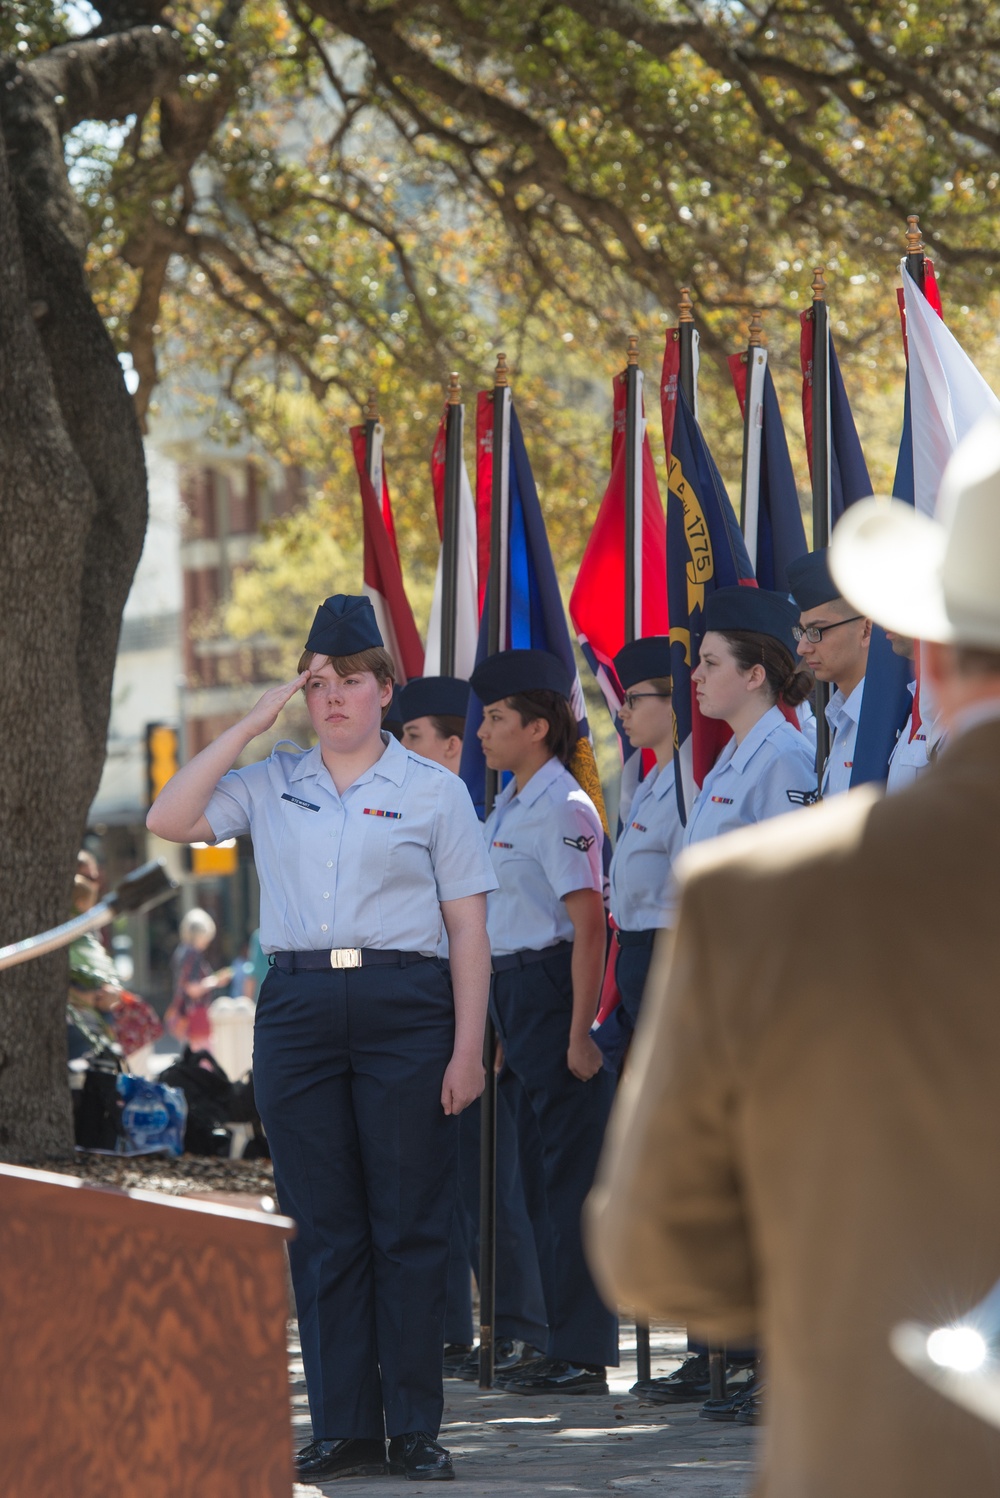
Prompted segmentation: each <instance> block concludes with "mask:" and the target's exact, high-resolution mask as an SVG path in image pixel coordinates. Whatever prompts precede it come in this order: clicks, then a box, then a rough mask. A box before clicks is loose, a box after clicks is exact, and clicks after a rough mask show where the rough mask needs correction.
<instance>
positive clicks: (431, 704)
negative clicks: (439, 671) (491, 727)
mask: <svg viewBox="0 0 1000 1498" xmlns="http://www.w3.org/2000/svg"><path fill="white" fill-rule="evenodd" d="M399 710H400V712H401V714H402V717H403V722H404V723H412V722H413V720H414V718H464V717H465V715H466V713H467V712H468V711H469V683H468V682H467V681H462V679H461V677H458V676H415V677H414V678H413V680H412V681H408V682H407V683H406V686H405V687H403V688H402V690H401V691H400V694H399Z"/></svg>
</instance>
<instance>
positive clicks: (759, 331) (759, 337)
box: [747, 307, 764, 348]
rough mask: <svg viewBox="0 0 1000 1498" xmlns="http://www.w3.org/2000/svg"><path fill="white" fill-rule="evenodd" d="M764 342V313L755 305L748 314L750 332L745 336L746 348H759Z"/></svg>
mask: <svg viewBox="0 0 1000 1498" xmlns="http://www.w3.org/2000/svg"><path fill="white" fill-rule="evenodd" d="M763 342H764V314H763V313H762V312H761V310H760V308H759V307H755V308H754V309H753V311H752V312H751V314H750V333H749V336H748V337H747V347H748V348H760V346H761V344H762V343H763Z"/></svg>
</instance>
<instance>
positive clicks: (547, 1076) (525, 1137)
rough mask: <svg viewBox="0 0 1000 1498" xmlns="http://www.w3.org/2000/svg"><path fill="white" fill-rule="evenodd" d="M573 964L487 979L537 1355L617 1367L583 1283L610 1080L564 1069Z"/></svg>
mask: <svg viewBox="0 0 1000 1498" xmlns="http://www.w3.org/2000/svg"><path fill="white" fill-rule="evenodd" d="M571 960H572V953H571V952H568V951H565V950H561V951H559V952H556V953H554V954H553V956H552V957H549V958H545V959H544V960H543V961H541V962H533V963H531V964H530V965H528V966H527V967H523V968H509V969H507V970H506V971H504V972H501V973H497V974H496V975H495V977H494V979H493V994H492V999H491V1005H492V1012H493V1022H494V1024H495V1025H496V1027H497V1031H498V1032H499V1035H500V1039H501V1041H502V1043H503V1049H504V1063H505V1064H504V1069H503V1072H502V1073H501V1077H500V1086H501V1088H502V1089H503V1090H504V1092H505V1094H506V1097H507V1101H508V1102H509V1103H510V1105H511V1109H512V1111H513V1114H514V1117H515V1120H516V1122H517V1128H518V1141H519V1146H520V1149H519V1154H520V1161H521V1176H522V1181H523V1184H524V1195H525V1200H526V1202H527V1206H528V1215H529V1216H530V1218H531V1226H532V1229H533V1231H534V1234H535V1243H536V1246H537V1249H538V1263H539V1268H540V1269H541V1274H542V1288H543V1291H544V1293H545V1307H546V1314H547V1320H548V1325H549V1335H548V1342H547V1344H546V1348H545V1351H546V1352H547V1353H548V1355H549V1356H550V1357H553V1358H563V1359H565V1360H566V1361H567V1362H569V1363H594V1364H604V1365H608V1364H612V1365H614V1366H617V1363H618V1321H617V1318H616V1316H615V1315H614V1313H613V1312H612V1311H610V1310H609V1309H608V1308H607V1306H606V1305H605V1304H604V1302H603V1301H602V1300H601V1297H600V1296H599V1295H598V1293H597V1288H596V1286H595V1285H594V1282H593V1280H592V1279H591V1276H590V1270H589V1269H588V1267H587V1262H586V1259H585V1257H584V1252H583V1237H582V1233H581V1227H580V1214H581V1211H582V1209H583V1202H584V1198H585V1197H586V1195H587V1192H588V1191H589V1190H590V1187H591V1185H592V1183H593V1179H594V1173H595V1171H596V1169H597V1161H598V1158H599V1156H600V1153H601V1144H602V1142H603V1140H604V1130H605V1126H606V1124H607V1121H608V1114H609V1113H610V1111H611V1103H612V1100H613V1097H614V1086H615V1079H614V1076H613V1075H612V1073H611V1072H610V1071H608V1070H607V1068H602V1069H601V1071H599V1072H598V1073H597V1075H596V1076H594V1077H592V1078H591V1079H590V1081H589V1082H581V1081H580V1080H579V1079H578V1078H577V1077H574V1075H573V1073H572V1072H571V1071H570V1069H569V1067H568V1066H567V1065H566V1051H567V1048H568V1046H569V1027H570V1019H571V1017H572V1013H573V984H572V978H571V974H570V963H571Z"/></svg>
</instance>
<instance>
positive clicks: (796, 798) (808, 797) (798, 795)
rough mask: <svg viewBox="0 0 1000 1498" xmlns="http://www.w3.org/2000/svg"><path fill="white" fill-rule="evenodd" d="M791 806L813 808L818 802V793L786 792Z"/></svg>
mask: <svg viewBox="0 0 1000 1498" xmlns="http://www.w3.org/2000/svg"><path fill="white" fill-rule="evenodd" d="M785 795H786V796H787V797H788V799H789V801H790V802H791V803H792V805H793V806H813V805H814V804H815V803H816V802H817V801H818V800H819V791H786V792H785Z"/></svg>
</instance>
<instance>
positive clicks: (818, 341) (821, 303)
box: [812, 266, 830, 791]
mask: <svg viewBox="0 0 1000 1498" xmlns="http://www.w3.org/2000/svg"><path fill="white" fill-rule="evenodd" d="M812 294H813V304H812V320H813V357H812V433H813V462H812V514H813V551H821V550H822V549H823V548H824V547H826V546H829V544H830V318H829V311H828V309H827V305H826V277H825V276H824V274H823V267H822V266H817V267H816V274H815V275H814V276H813V282H812ZM829 701H830V685H829V682H825V681H818V682H817V683H816V789H817V791H821V790H822V788H823V771H824V769H825V767H826V761H827V759H828V757H829V754H830V725H829V723H828V722H827V720H826V708H827V704H828V702H829Z"/></svg>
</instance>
